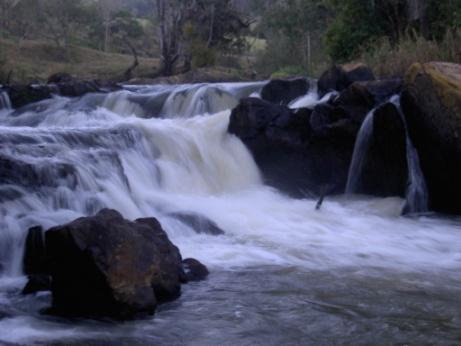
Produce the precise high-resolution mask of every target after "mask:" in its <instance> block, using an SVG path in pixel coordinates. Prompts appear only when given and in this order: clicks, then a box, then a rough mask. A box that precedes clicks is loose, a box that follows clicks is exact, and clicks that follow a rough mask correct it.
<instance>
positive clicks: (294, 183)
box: [228, 65, 407, 196]
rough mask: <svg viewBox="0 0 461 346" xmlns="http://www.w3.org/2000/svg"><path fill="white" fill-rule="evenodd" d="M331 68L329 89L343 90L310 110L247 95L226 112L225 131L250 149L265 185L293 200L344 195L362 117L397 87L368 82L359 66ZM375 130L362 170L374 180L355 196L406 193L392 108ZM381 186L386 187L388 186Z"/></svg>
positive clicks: (399, 128) (400, 131) (399, 130)
mask: <svg viewBox="0 0 461 346" xmlns="http://www.w3.org/2000/svg"><path fill="white" fill-rule="evenodd" d="M334 69H337V70H338V71H339V72H338V75H337V76H336V77H337V78H336V77H335V78H336V79H335V78H332V79H335V81H334V83H333V82H332V83H331V85H332V87H335V88H339V89H342V91H341V92H340V93H339V95H338V96H336V97H332V98H330V99H329V100H328V101H327V102H325V103H322V104H318V105H316V106H315V107H314V108H313V110H309V109H305V108H301V109H298V110H292V109H289V108H288V107H286V106H284V105H281V104H278V103H276V102H272V103H271V102H268V101H265V100H260V99H255V98H247V99H243V100H241V102H240V104H239V105H238V106H237V107H236V108H235V109H234V110H233V111H232V114H231V118H230V123H229V129H228V130H229V132H230V133H232V134H235V135H236V136H238V137H239V138H240V139H242V141H243V142H244V143H245V145H246V146H247V147H248V148H249V150H250V151H251V153H252V154H253V156H254V158H255V161H256V163H257V164H258V166H259V167H260V169H261V171H262V173H263V176H264V178H265V181H266V183H268V184H270V185H272V186H274V187H276V188H279V189H281V190H283V191H285V192H288V193H290V194H291V195H294V196H306V195H308V196H323V195H325V194H341V193H344V192H345V187H346V182H347V177H348V173H349V167H350V163H351V159H352V154H353V150H354V145H355V141H356V137H357V134H358V131H359V129H360V127H361V125H362V123H363V121H364V119H365V118H366V116H367V114H368V113H369V112H370V111H371V110H373V109H374V108H375V107H377V106H378V105H380V104H382V103H383V102H385V101H387V100H389V99H390V98H391V97H392V96H393V95H395V94H397V93H399V92H400V89H401V85H402V83H401V80H380V81H376V80H370V81H368V80H366V79H367V78H374V77H373V76H372V74H371V71H369V69H368V68H366V67H365V66H363V65H358V66H354V67H353V68H350V69H346V68H345V67H335V68H334ZM335 71H336V70H335ZM333 72H334V71H333V70H331V71H330V73H333ZM326 78H327V77H325V76H324V82H325V84H327V83H326ZM354 80H361V81H355V82H354ZM319 83H321V81H319ZM319 87H320V86H319ZM375 127H376V129H375V133H376V138H374V140H373V143H372V144H371V148H370V157H369V158H368V162H367V163H366V165H365V169H366V170H367V171H369V172H373V174H374V176H373V178H372V179H368V178H367V179H365V180H364V181H363V185H362V186H361V189H360V192H362V193H365V194H373V195H378V196H392V195H399V196H403V195H404V193H405V185H406V169H407V166H406V161H405V132H404V128H403V125H402V121H401V119H400V116H399V113H398V112H397V110H396V109H395V107H394V106H393V105H391V104H387V105H386V106H383V107H381V108H380V109H378V110H377V114H376V122H375ZM383 131H384V132H386V131H390V132H389V133H392V135H395V138H393V140H386V134H384V133H383ZM387 174H391V175H392V177H390V176H387ZM386 181H390V182H391V183H390V184H389V186H385V182H386Z"/></svg>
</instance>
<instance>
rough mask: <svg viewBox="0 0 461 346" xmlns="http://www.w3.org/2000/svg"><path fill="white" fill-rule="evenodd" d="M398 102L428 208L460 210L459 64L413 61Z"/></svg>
mask: <svg viewBox="0 0 461 346" xmlns="http://www.w3.org/2000/svg"><path fill="white" fill-rule="evenodd" d="M401 104H402V108H403V111H404V113H405V117H406V119H407V123H408V130H409V133H410V137H411V139H412V141H413V143H414V145H415V147H416V149H417V150H418V153H419V158H420V163H421V169H422V171H423V174H424V176H425V178H426V183H427V188H428V192H429V203H430V208H431V209H432V210H435V211H439V212H447V213H455V214H460V213H461V197H460V196H461V180H460V177H461V160H460V157H461V140H460V136H461V65H456V64H449V63H428V64H414V65H413V66H412V67H411V68H410V69H409V70H408V72H407V74H406V76H405V82H404V87H403V91H402V97H401Z"/></svg>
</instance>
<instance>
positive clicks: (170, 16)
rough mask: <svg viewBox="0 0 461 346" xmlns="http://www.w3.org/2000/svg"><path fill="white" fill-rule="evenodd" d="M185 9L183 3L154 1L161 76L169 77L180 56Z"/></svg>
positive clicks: (165, 0) (164, 0)
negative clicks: (157, 25) (157, 23)
mask: <svg viewBox="0 0 461 346" xmlns="http://www.w3.org/2000/svg"><path fill="white" fill-rule="evenodd" d="M185 9H186V7H185V1H175V0H156V11H157V13H156V14H157V19H158V21H159V28H158V30H159V39H160V50H161V61H162V66H161V70H160V73H161V75H164V76H171V75H172V74H173V73H174V67H175V64H176V63H177V62H178V59H179V58H180V56H181V53H182V46H181V34H182V25H183V21H184V17H185Z"/></svg>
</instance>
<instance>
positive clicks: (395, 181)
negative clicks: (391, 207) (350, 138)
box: [355, 103, 408, 197]
mask: <svg viewBox="0 0 461 346" xmlns="http://www.w3.org/2000/svg"><path fill="white" fill-rule="evenodd" d="M407 172H408V167H407V158H406V134H405V127H404V124H403V121H402V118H401V116H400V114H399V112H398V110H397V108H396V107H395V105H394V104H392V103H385V104H383V105H382V106H380V107H378V108H377V109H376V110H375V112H374V118H373V135H372V138H371V142H370V144H369V148H368V152H367V153H366V156H365V161H364V162H363V167H362V172H361V177H360V180H359V181H358V186H357V187H356V191H355V192H356V193H360V194H368V195H373V196H379V197H389V196H401V197H404V196H405V191H406V186H407V181H408V173H407Z"/></svg>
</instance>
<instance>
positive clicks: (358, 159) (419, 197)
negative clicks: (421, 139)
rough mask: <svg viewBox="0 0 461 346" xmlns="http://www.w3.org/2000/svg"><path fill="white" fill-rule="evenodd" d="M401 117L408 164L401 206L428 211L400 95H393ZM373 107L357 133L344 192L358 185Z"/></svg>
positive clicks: (370, 134)
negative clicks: (404, 195) (403, 203)
mask: <svg viewBox="0 0 461 346" xmlns="http://www.w3.org/2000/svg"><path fill="white" fill-rule="evenodd" d="M390 102H392V103H393V104H394V105H395V106H396V108H397V110H398V112H399V114H400V117H401V119H402V122H403V125H404V128H405V134H406V156H407V165H408V187H407V191H406V201H405V206H404V208H403V213H404V214H420V213H425V212H428V211H429V206H428V200H429V198H428V192H427V187H426V182H425V179H424V175H423V173H422V171H421V166H420V164H419V157H418V152H417V151H416V148H415V147H414V145H413V143H412V141H411V139H410V136H409V134H408V128H407V123H406V119H405V115H404V114H403V112H402V110H401V108H400V97H399V96H393V97H392V98H391V99H390ZM375 110H376V108H375V109H373V110H372V111H370V112H369V113H368V115H367V116H366V118H365V120H364V121H363V123H362V126H361V128H360V130H359V132H358V134H357V139H356V143H355V147H354V153H353V155H352V161H351V166H350V169H349V174H348V178H347V185H346V193H347V194H353V193H355V192H357V189H358V185H359V184H360V179H361V177H362V172H363V164H364V162H365V159H366V156H367V153H368V149H369V146H370V143H371V140H372V138H373V119H374V114H375Z"/></svg>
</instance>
